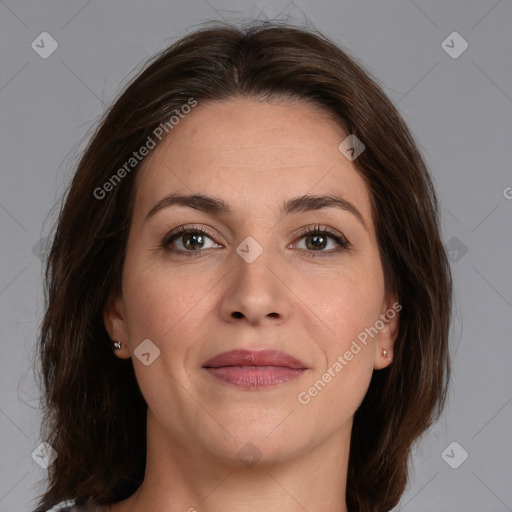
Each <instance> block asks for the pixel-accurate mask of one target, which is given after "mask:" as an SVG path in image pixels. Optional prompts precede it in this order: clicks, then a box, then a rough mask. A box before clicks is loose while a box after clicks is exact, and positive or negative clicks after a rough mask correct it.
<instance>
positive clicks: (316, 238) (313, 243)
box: [293, 225, 350, 257]
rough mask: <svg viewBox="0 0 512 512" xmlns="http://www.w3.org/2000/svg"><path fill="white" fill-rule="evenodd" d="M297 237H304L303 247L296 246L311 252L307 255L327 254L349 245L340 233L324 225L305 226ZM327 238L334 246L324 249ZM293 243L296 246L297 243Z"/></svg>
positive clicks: (346, 247)
mask: <svg viewBox="0 0 512 512" xmlns="http://www.w3.org/2000/svg"><path fill="white" fill-rule="evenodd" d="M299 237H300V239H305V240H304V242H305V248H304V247H298V248H299V249H301V250H305V251H307V252H311V253H312V254H308V256H309V257H317V256H328V255H331V254H332V253H334V252H339V251H340V250H343V249H348V248H349V247H350V242H349V241H348V240H347V239H346V238H345V237H344V236H343V235H342V234H341V233H339V232H337V231H334V230H331V229H330V228H328V227H325V226H322V227H320V226H318V225H317V226H314V227H311V226H309V227H305V228H303V229H301V230H300V232H299ZM329 240H330V241H331V242H333V243H334V248H331V249H330V250H328V251H325V250H323V249H325V248H326V246H327V245H328V242H329ZM293 245H294V247H297V245H298V244H297V243H294V244H293Z"/></svg>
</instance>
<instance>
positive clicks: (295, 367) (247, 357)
mask: <svg viewBox="0 0 512 512" xmlns="http://www.w3.org/2000/svg"><path fill="white" fill-rule="evenodd" d="M203 368H205V369H206V370H207V371H208V373H210V374H211V375H212V376H214V377H216V378H217V379H220V380H221V381H224V382H227V383H230V384H234V385H236V386H239V387H242V388H249V389H259V388H264V387H269V386H275V385H278V384H283V383H284V382H288V381H290V380H294V379H297V378H299V377H300V376H301V375H303V374H304V373H305V372H306V370H308V368H307V366H306V365H305V364H304V363H303V362H302V361H299V360H298V359H296V358H295V357H292V356H290V355H289V354H286V353H284V352H281V351H279V350H260V351H252V350H232V351H230V352H223V353H222V354H218V355H216V356H214V357H212V358H211V359H209V360H208V361H206V362H205V363H204V364H203Z"/></svg>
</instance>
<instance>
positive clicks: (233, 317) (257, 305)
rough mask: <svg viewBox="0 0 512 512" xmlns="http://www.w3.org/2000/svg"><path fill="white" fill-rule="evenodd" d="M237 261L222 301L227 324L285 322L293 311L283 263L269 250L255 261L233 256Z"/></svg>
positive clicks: (223, 292) (227, 278) (224, 289)
mask: <svg viewBox="0 0 512 512" xmlns="http://www.w3.org/2000/svg"><path fill="white" fill-rule="evenodd" d="M233 260H234V261H233V267H232V270H231V271H230V272H229V273H228V274H227V276H226V282H225V284H224V288H223V291H222V297H221V301H220V314H221V315H222V318H223V320H224V321H227V322H231V323H233V322H246V323H248V324H249V325H259V324H265V323H268V324H272V325H276V324H279V323H282V322H283V321H285V319H286V318H287V317H288V315H289V312H290V310H291V298H290V295H291V292H290V290H289V288H288V287H287V286H286V284H287V283H286V282H285V281H286V275H285V269H284V266H283V265H282V264H280V263H279V261H280V259H279V258H278V257H276V255H274V254H273V253H272V250H271V249H265V250H263V251H262V252H261V254H260V255H259V256H258V257H257V258H256V259H254V260H253V261H251V259H250V258H248V259H244V257H242V256H240V255H239V254H238V253H236V254H233ZM249 261H251V262H250V263H249Z"/></svg>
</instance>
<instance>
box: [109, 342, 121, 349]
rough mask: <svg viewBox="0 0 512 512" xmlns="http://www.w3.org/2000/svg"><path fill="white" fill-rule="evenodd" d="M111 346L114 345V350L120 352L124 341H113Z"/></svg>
mask: <svg viewBox="0 0 512 512" xmlns="http://www.w3.org/2000/svg"><path fill="white" fill-rule="evenodd" d="M111 344H112V350H119V349H120V348H121V347H122V346H123V342H122V341H113V342H112V343H111Z"/></svg>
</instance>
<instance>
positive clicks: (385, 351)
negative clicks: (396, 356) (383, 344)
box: [382, 348, 389, 358]
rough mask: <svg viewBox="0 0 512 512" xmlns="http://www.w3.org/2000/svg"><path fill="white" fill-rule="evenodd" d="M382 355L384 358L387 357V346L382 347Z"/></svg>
mask: <svg viewBox="0 0 512 512" xmlns="http://www.w3.org/2000/svg"><path fill="white" fill-rule="evenodd" d="M382 357H385V358H388V357H389V352H388V349H387V348H383V349H382Z"/></svg>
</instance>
